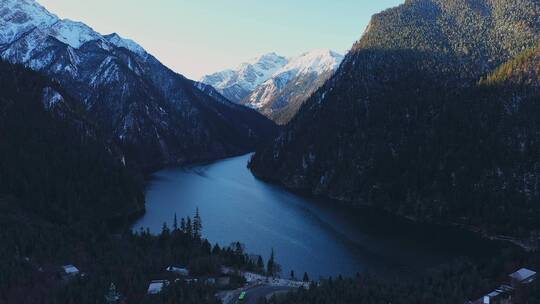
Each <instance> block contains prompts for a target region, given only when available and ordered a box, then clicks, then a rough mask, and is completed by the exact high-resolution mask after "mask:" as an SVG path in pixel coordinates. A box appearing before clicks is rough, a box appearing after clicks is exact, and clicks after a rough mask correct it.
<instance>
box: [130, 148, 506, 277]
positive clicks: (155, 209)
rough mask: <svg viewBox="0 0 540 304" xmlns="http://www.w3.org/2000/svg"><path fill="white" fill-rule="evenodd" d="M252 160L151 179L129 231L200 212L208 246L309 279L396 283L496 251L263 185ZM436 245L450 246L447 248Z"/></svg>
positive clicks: (181, 169) (175, 169)
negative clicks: (379, 277) (271, 259)
mask: <svg viewBox="0 0 540 304" xmlns="http://www.w3.org/2000/svg"><path fill="white" fill-rule="evenodd" d="M251 155H252V153H248V154H244V155H242V156H237V157H232V158H227V159H222V160H217V161H209V162H200V163H196V164H190V165H183V166H170V167H168V168H166V169H164V170H161V171H158V172H156V173H154V174H153V175H152V178H151V179H149V180H148V181H147V191H146V199H147V212H146V213H145V215H144V216H143V217H142V218H140V219H139V220H138V221H136V223H135V224H133V225H132V230H133V231H137V230H139V229H140V228H143V229H145V228H146V227H148V228H150V230H151V232H156V233H157V232H159V231H160V229H161V227H162V226H163V222H168V223H171V220H172V217H173V215H174V214H175V213H176V214H177V215H178V217H179V218H182V217H186V216H189V215H191V216H192V215H193V212H194V210H195V209H196V208H199V209H200V210H201V213H202V217H203V225H204V229H203V231H204V234H205V237H206V238H208V239H209V240H210V241H211V242H212V243H214V242H215V243H219V244H220V245H225V246H226V245H228V244H230V243H231V242H233V241H237V240H240V241H241V242H243V243H244V244H246V248H247V249H248V251H249V252H254V253H257V254H262V255H263V257H265V258H267V255H268V253H269V252H270V249H271V248H275V249H276V250H277V260H278V261H280V262H282V264H283V265H284V272H283V273H284V274H285V275H287V273H288V271H290V270H295V273H297V274H302V273H303V272H304V271H306V272H308V273H310V276H312V277H314V278H316V277H319V276H322V277H327V276H337V275H340V274H341V275H344V276H354V275H355V274H356V273H357V272H360V273H379V274H381V273H390V274H392V273H395V274H396V275H397V274H398V273H409V272H410V271H413V270H414V269H419V268H420V269H423V268H425V267H427V268H426V269H428V268H429V267H432V266H436V265H438V264H440V263H446V262H444V261H448V262H449V261H450V259H453V257H456V258H457V257H461V256H465V257H467V256H469V257H473V258H475V259H476V258H480V257H482V256H484V255H485V254H491V253H482V252H484V251H486V250H487V249H486V248H492V249H493V250H499V249H500V248H501V246H500V243H499V242H497V241H495V242H490V243H489V244H485V242H487V241H481V238H477V235H476V234H473V233H470V232H468V231H464V230H463V229H457V228H456V227H450V226H440V225H434V224H433V223H421V222H418V221H413V220H412V219H407V218H405V217H400V216H397V215H395V214H392V213H389V212H387V211H385V210H381V209H379V208H374V207H373V206H369V205H365V206H364V205H363V206H354V207H353V206H351V205H350V204H346V203H344V202H342V201H339V200H329V199H324V198H321V197H317V196H315V195H309V194H308V193H305V192H301V191H291V190H290V189H286V188H284V187H282V186H280V185H278V184H275V183H268V182H266V181H261V180H260V179H259V178H257V177H256V176H254V175H253V173H252V172H251V171H250V170H248V166H247V163H248V160H249V158H250V156H251ZM208 189H212V190H211V191H208ZM426 225H428V226H426ZM426 227H427V228H426ZM436 233H438V234H439V235H435V234H436ZM440 236H443V237H440ZM440 238H448V239H449V242H448V243H449V244H446V243H447V242H441V241H440V240H439V239H440ZM462 239H465V241H463V240H462ZM458 240H459V241H458ZM462 242H463V243H464V244H462ZM480 244H484V245H480ZM413 257H414V258H413ZM416 257H419V258H416ZM328 261H334V262H332V263H328ZM429 265H431V266H429ZM381 269H384V270H382V272H381ZM311 274H313V275H311Z"/></svg>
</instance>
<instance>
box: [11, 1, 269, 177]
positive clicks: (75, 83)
mask: <svg viewBox="0 0 540 304" xmlns="http://www.w3.org/2000/svg"><path fill="white" fill-rule="evenodd" d="M2 1H3V2H2V3H4V4H7V5H6V6H4V8H3V9H2V11H0V22H1V23H2V24H4V25H12V26H6V27H4V28H3V29H2V30H0V33H2V34H0V36H1V37H5V39H4V42H5V43H4V44H2V45H1V46H0V51H1V53H0V55H1V57H2V58H4V59H5V60H8V61H10V62H12V63H22V64H25V65H26V66H28V67H30V68H32V69H34V70H37V71H40V72H44V73H45V74H47V75H49V76H51V77H53V78H54V79H56V80H57V81H59V82H60V83H61V84H62V85H63V87H64V88H65V89H66V90H68V91H69V93H70V94H72V95H73V96H75V97H76V98H77V100H80V102H81V103H83V105H84V107H85V109H86V110H87V111H88V112H89V113H90V114H91V115H92V116H93V117H92V119H93V120H94V121H96V122H97V123H98V125H99V126H100V128H101V129H103V131H104V132H105V133H106V134H109V139H110V140H113V141H115V142H117V143H118V145H119V146H120V147H121V148H122V149H123V150H124V151H126V158H127V161H128V163H130V164H131V165H135V166H140V167H142V168H145V170H152V169H155V168H159V167H162V166H164V165H167V164H182V163H185V162H193V161H206V160H210V159H215V158H221V157H226V156H230V155H236V154H240V153H245V152H248V151H251V150H253V149H254V148H255V146H256V145H258V144H259V142H262V141H264V140H265V138H266V137H267V136H272V135H269V134H272V132H273V130H274V128H275V127H274V126H273V124H272V123H271V122H270V121H268V120H267V119H266V118H264V117H263V116H261V115H260V114H258V113H257V112H256V111H251V110H244V109H241V110H239V108H236V107H233V106H232V105H231V106H230V107H225V108H224V107H223V102H224V101H223V100H222V98H221V97H218V96H217V95H213V97H212V96H210V95H207V94H205V93H203V92H202V91H200V90H199V89H198V88H197V87H196V86H195V84H194V83H193V82H192V81H190V80H188V79H186V78H185V77H184V76H182V75H180V74H178V73H176V72H174V71H172V70H170V69H169V68H167V67H165V66H164V65H163V64H161V62H159V61H158V60H157V59H156V58H155V57H153V56H152V55H151V54H148V53H147V52H146V51H144V49H143V48H142V47H140V46H139V45H138V44H136V43H135V42H133V41H131V40H128V39H124V38H122V37H120V36H119V35H117V34H111V35H106V36H103V35H101V34H99V33H97V32H94V31H93V30H92V29H91V28H90V27H89V26H87V25H85V24H84V23H80V22H74V21H71V20H67V19H58V18H57V17H56V16H55V15H53V14H51V13H49V12H48V11H47V10H46V9H45V8H43V7H42V6H40V5H39V4H37V2H35V1H31V0H23V1H21V2H19V1H13V0H2ZM14 16H16V17H17V18H14ZM40 20H45V22H41V21H40ZM12 29H16V30H20V31H21V33H15V31H14V30H12ZM22 31H24V32H22ZM218 99H219V100H218ZM237 110H238V111H237ZM245 121H249V122H250V123H246V122H245ZM217 125H219V126H220V127H216V126H217ZM225 137H227V138H228V140H224V138H225ZM231 140H232V141H231Z"/></svg>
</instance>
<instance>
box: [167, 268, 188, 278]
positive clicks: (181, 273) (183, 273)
mask: <svg viewBox="0 0 540 304" xmlns="http://www.w3.org/2000/svg"><path fill="white" fill-rule="evenodd" d="M165 270H166V271H168V272H171V273H174V274H177V275H179V276H182V277H187V276H189V269H187V268H185V267H176V266H169V267H167V268H166V269H165Z"/></svg>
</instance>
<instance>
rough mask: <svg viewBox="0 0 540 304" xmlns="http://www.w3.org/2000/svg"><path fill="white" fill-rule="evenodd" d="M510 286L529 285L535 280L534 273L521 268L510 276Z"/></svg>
mask: <svg viewBox="0 0 540 304" xmlns="http://www.w3.org/2000/svg"><path fill="white" fill-rule="evenodd" d="M510 279H511V280H512V284H529V283H532V282H533V281H534V280H535V279H536V272H535V271H532V270H530V269H527V268H521V269H520V270H518V271H516V272H514V273H512V274H510Z"/></svg>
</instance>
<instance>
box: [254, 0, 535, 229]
mask: <svg viewBox="0 0 540 304" xmlns="http://www.w3.org/2000/svg"><path fill="white" fill-rule="evenodd" d="M539 17H540V3H538V1H532V0H520V1H509V0H494V1H488V0H468V1H465V0H450V1H439V0H415V1H406V2H405V4H403V5H401V6H399V7H397V8H394V9H390V10H387V11H384V12H382V13H380V14H378V15H375V16H374V17H373V19H372V21H371V23H370V26H369V27H368V29H367V30H366V32H365V33H364V35H363V37H362V38H361V39H360V40H359V41H358V42H357V43H356V44H355V45H354V47H353V48H352V50H351V52H350V53H349V54H348V55H347V56H346V58H345V59H344V62H343V63H342V65H341V67H340V69H339V70H338V71H337V73H336V75H335V76H334V77H333V78H332V79H331V80H329V81H328V82H327V83H326V84H325V85H324V86H323V87H322V88H321V89H319V90H318V92H317V93H315V94H314V95H313V96H312V98H311V99H310V100H308V101H307V102H306V105H305V106H304V107H302V109H301V111H300V113H299V114H298V116H297V117H295V118H294V119H293V121H292V122H291V123H290V124H289V125H288V126H287V127H286V129H285V130H284V131H283V132H282V133H281V134H280V136H279V137H278V138H277V139H276V140H275V142H274V143H273V145H271V146H268V147H266V148H265V149H262V150H261V151H259V152H258V153H257V154H256V155H255V156H254V158H253V159H252V162H251V164H250V166H251V168H252V170H253V172H254V173H255V174H256V175H258V176H259V177H262V178H265V179H270V180H273V181H276V182H279V183H281V184H283V185H285V186H286V187H289V188H293V189H300V190H305V191H308V192H311V193H314V194H318V195H324V196H328V197H331V198H335V199H338V200H343V201H348V202H352V203H354V204H370V205H375V206H378V207H380V208H384V209H386V210H389V211H391V212H394V213H398V214H401V215H404V216H408V217H412V218H416V219H420V220H431V221H444V222H448V221H450V222H460V223H463V224H467V225H474V226H477V227H480V228H482V229H484V230H488V231H491V232H494V231H496V232H501V233H508V234H519V235H526V236H528V233H529V232H530V231H531V230H535V229H536V230H537V229H539V228H540V227H539V223H538V221H537V220H536V219H537V218H538V214H539V213H538V212H539V210H540V206H539V203H538V202H540V191H539V188H540V186H539V183H540V172H539V171H538V170H539V169H540V160H539V153H538V151H540V150H539V149H540V147H539V146H538V140H537V138H538V134H539V132H540V129H539V122H538V119H539V118H538V117H540V116H539V104H538V102H537V100H538V92H537V90H529V89H527V87H525V88H524V87H523V86H522V85H521V84H516V83H513V82H512V81H510V82H509V83H508V84H507V85H505V86H500V85H489V86H486V85H478V81H479V80H480V78H481V77H482V76H487V75H488V74H490V73H491V72H493V71H494V70H495V69H497V68H498V67H499V66H501V65H503V64H504V63H506V62H507V61H510V60H512V59H513V58H514V57H516V56H519V55H520V54H521V53H522V52H523V51H524V50H526V49H528V48H531V47H534V46H535V45H536V44H537V43H538V41H539V38H540V18H539ZM522 75H523V76H520V77H524V78H527V77H530V76H531V75H527V74H522Z"/></svg>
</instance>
